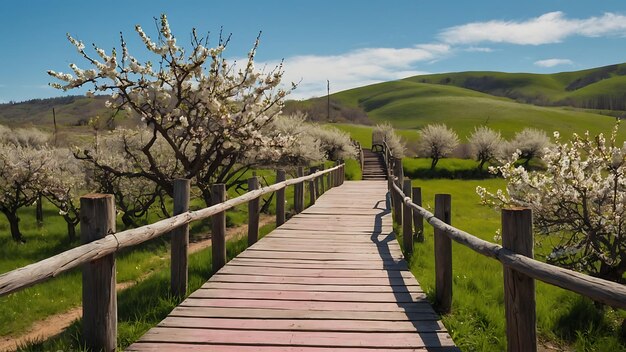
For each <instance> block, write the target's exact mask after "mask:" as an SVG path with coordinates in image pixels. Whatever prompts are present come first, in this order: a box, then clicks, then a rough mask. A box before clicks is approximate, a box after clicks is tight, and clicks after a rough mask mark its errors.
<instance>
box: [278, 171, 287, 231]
mask: <svg viewBox="0 0 626 352" xmlns="http://www.w3.org/2000/svg"><path fill="white" fill-rule="evenodd" d="M283 181H285V170H282V169H280V170H276V183H279V182H283ZM284 223H285V188H284V187H283V188H281V189H279V190H278V191H276V227H278V226H280V225H282V224H284Z"/></svg>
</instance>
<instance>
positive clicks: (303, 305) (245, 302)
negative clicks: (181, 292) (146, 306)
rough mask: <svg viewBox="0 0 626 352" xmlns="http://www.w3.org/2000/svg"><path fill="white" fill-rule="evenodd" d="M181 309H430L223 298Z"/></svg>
mask: <svg viewBox="0 0 626 352" xmlns="http://www.w3.org/2000/svg"><path fill="white" fill-rule="evenodd" d="M180 306H181V307H221V308H270V309H285V310H289V309H298V310H308V311H313V310H330V311H360V312H403V313H406V312H430V311H432V309H433V308H432V307H431V306H430V304H429V303H428V301H427V300H425V299H424V301H423V302H419V303H416V302H409V303H406V304H403V303H402V302H399V303H387V302H328V301H288V300H262V299H259V300H256V299H225V298H187V299H186V300H184V301H183V302H182V303H181V304H180Z"/></svg>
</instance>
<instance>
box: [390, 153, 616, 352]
mask: <svg viewBox="0 0 626 352" xmlns="http://www.w3.org/2000/svg"><path fill="white" fill-rule="evenodd" d="M384 151H388V148H386V146H385V148H384ZM385 160H386V161H387V162H388V170H391V169H393V170H394V172H393V174H391V173H390V174H389V175H388V176H389V178H388V179H389V183H388V184H389V193H390V196H391V198H392V201H391V204H392V207H393V212H394V220H395V221H396V223H398V224H399V225H402V233H403V246H404V249H405V251H406V252H407V253H411V252H412V251H413V245H414V234H417V240H418V242H419V239H420V236H423V234H422V232H423V221H424V220H426V222H428V223H429V224H430V225H432V226H433V228H434V247H435V303H436V307H437V309H438V310H439V312H440V313H443V314H445V313H448V312H449V311H450V309H451V304H452V277H453V275H452V242H451V241H452V240H454V241H456V242H458V243H460V244H462V245H464V246H466V247H468V248H470V249H472V250H473V251H475V252H477V253H479V254H482V255H484V256H486V257H489V258H492V259H495V260H498V261H499V262H501V263H502V265H503V271H504V304H505V314H506V334H507V343H508V350H509V351H536V350H537V338H536V313H535V283H534V280H535V279H537V280H540V281H543V282H546V283H548V284H551V285H554V286H558V287H561V288H564V289H566V290H569V291H573V292H576V293H579V294H581V295H583V296H586V297H589V298H591V299H593V300H594V301H597V302H602V303H604V304H607V305H609V306H612V307H615V308H621V309H626V286H624V285H621V284H619V283H615V282H611V281H607V280H602V279H599V278H595V277H592V276H589V275H585V274H581V273H578V272H575V271H572V270H567V269H563V268H560V267H557V266H554V265H550V264H547V263H544V262H540V261H537V260H534V259H533V231H532V211H531V209H529V208H512V209H503V210H502V233H501V235H502V246H500V245H498V244H495V243H491V242H488V241H485V240H482V239H480V238H478V237H476V236H474V235H471V234H469V233H467V232H465V231H463V230H459V229H457V228H455V227H453V226H451V225H450V222H451V200H452V197H451V196H450V195H449V194H436V195H435V213H434V214H433V213H431V212H429V211H428V210H426V209H424V208H422V206H421V205H422V199H421V189H420V188H419V187H412V186H411V180H404V175H403V172H402V161H401V160H400V159H397V158H393V156H392V155H388V154H387V155H386V156H385ZM413 227H414V228H413ZM421 238H422V240H423V237H421Z"/></svg>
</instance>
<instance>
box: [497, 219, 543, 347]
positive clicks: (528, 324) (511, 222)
mask: <svg viewBox="0 0 626 352" xmlns="http://www.w3.org/2000/svg"><path fill="white" fill-rule="evenodd" d="M532 223H533V216H532V211H531V210H530V209H528V208H513V209H503V210H502V247H504V248H506V249H509V250H511V251H513V252H515V253H518V254H521V255H524V256H527V257H530V258H533V256H534V254H533V226H532ZM503 272H504V310H505V314H506V337H507V350H508V351H510V352H513V351H515V352H517V351H531V352H533V351H537V327H536V321H537V317H536V310H535V304H536V303H535V280H533V279H532V278H531V277H529V276H526V275H524V274H522V273H520V272H517V271H515V270H513V269H509V268H507V267H506V266H505V267H504V268H503Z"/></svg>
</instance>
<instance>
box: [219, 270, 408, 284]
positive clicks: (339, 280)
mask: <svg viewBox="0 0 626 352" xmlns="http://www.w3.org/2000/svg"><path fill="white" fill-rule="evenodd" d="M209 281H215V282H250V283H256V282H259V283H272V284H311V285H375V286H387V285H404V284H407V283H411V284H417V281H416V280H415V278H413V279H408V278H402V277H398V278H393V277H392V278H382V277H359V278H355V277H351V278H346V277H299V276H262V275H233V274H225V275H221V274H220V273H218V274H216V275H213V276H212V277H211V279H209Z"/></svg>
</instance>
